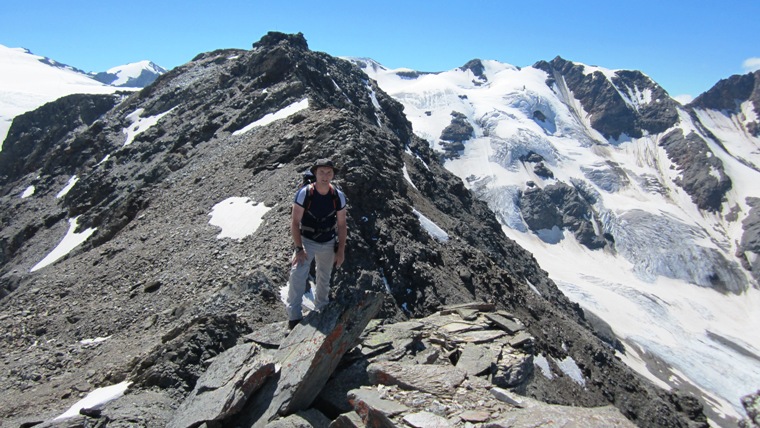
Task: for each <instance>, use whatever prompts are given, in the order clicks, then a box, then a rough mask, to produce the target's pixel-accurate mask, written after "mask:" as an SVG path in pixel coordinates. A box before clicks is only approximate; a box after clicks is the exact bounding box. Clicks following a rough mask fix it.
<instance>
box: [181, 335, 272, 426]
mask: <svg viewBox="0 0 760 428" xmlns="http://www.w3.org/2000/svg"><path fill="white" fill-rule="evenodd" d="M262 357H263V356H262V353H261V351H260V350H259V347H258V345H256V344H255V343H244V344H242V345H238V346H235V347H233V348H230V349H229V350H227V351H226V352H223V353H221V354H219V356H217V357H216V359H215V360H214V362H213V363H211V366H209V368H208V370H206V371H205V372H204V373H203V375H201V377H200V378H199V379H198V382H197V383H196V385H195V389H193V391H192V392H191V393H190V395H189V396H188V397H187V398H186V399H185V401H184V402H183V403H182V404H181V405H180V406H179V408H178V409H177V411H176V412H175V414H174V418H173V419H172V420H171V421H170V422H169V423H168V424H167V428H186V427H194V426H198V425H200V424H202V423H204V422H207V421H219V420H222V419H225V418H226V417H228V416H230V415H234V414H236V413H237V412H239V411H240V410H241V409H242V408H243V406H244V405H245V403H246V401H247V400H248V398H249V397H250V396H251V395H252V394H253V393H254V392H256V391H257V390H258V389H259V388H260V387H261V385H263V384H264V382H265V381H266V380H267V378H268V377H269V376H271V375H272V374H273V373H274V370H275V365H274V362H271V361H269V360H268V359H265V358H262Z"/></svg>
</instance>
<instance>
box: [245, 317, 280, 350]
mask: <svg viewBox="0 0 760 428" xmlns="http://www.w3.org/2000/svg"><path fill="white" fill-rule="evenodd" d="M287 325H288V324H287V322H285V321H282V322H278V323H273V324H267V325H265V326H264V327H262V328H260V329H258V330H256V331H254V332H253V333H250V334H247V335H245V336H243V339H244V340H245V341H247V342H256V343H258V344H259V345H262V346H265V347H273V348H277V347H278V346H280V343H282V341H283V340H285V338H286V337H287V336H288V329H287Z"/></svg>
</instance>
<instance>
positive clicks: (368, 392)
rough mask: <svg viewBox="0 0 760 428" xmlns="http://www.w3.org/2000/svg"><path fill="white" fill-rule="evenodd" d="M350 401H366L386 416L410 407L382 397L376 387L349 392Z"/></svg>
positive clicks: (396, 413) (406, 410)
mask: <svg viewBox="0 0 760 428" xmlns="http://www.w3.org/2000/svg"><path fill="white" fill-rule="evenodd" d="M348 399H349V401H353V402H356V401H357V400H361V401H364V402H365V403H366V404H367V405H368V406H372V408H374V409H376V410H378V411H379V412H382V413H383V414H384V415H386V416H395V415H398V414H399V413H404V412H408V411H409V408H408V407H406V406H405V405H403V404H401V403H397V402H395V401H391V400H386V399H384V398H381V397H380V394H379V393H378V392H377V390H375V389H354V390H351V391H349V393H348Z"/></svg>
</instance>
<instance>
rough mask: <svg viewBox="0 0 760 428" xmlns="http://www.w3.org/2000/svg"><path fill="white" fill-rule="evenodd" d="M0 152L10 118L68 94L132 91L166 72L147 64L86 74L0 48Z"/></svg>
mask: <svg viewBox="0 0 760 428" xmlns="http://www.w3.org/2000/svg"><path fill="white" fill-rule="evenodd" d="M0 65H1V66H2V67H1V68H0V149H1V148H2V140H4V139H5V136H6V135H7V133H8V129H9V128H10V124H11V121H12V120H13V118H14V117H16V116H18V115H19V114H22V113H25V112H27V111H31V110H34V109H35V108H37V107H39V106H41V105H43V104H45V103H47V102H50V101H54V100H56V99H58V98H60V97H62V96H64V95H68V94H105V93H114V92H115V91H118V90H127V91H134V90H135V89H136V88H143V87H145V86H147V85H149V84H150V83H152V82H153V81H154V80H156V78H158V76H160V75H161V74H163V73H166V70H165V69H163V68H161V67H159V66H157V65H155V64H154V63H152V62H150V61H141V62H137V63H133V64H127V65H123V66H118V67H114V68H112V69H110V70H108V71H106V72H102V73H90V74H88V73H86V72H84V71H82V70H80V69H78V68H76V67H72V66H70V65H66V64H62V63H60V62H57V61H55V60H53V59H50V58H46V57H42V56H38V55H34V54H33V53H31V52H30V51H29V50H27V49H23V48H9V47H6V46H3V45H0Z"/></svg>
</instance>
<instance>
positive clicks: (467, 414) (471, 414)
mask: <svg viewBox="0 0 760 428" xmlns="http://www.w3.org/2000/svg"><path fill="white" fill-rule="evenodd" d="M459 419H461V420H463V421H465V422H473V423H482V422H488V420H489V419H491V414H490V413H488V412H486V411H483V410H467V411H464V412H462V413H460V414H459Z"/></svg>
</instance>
